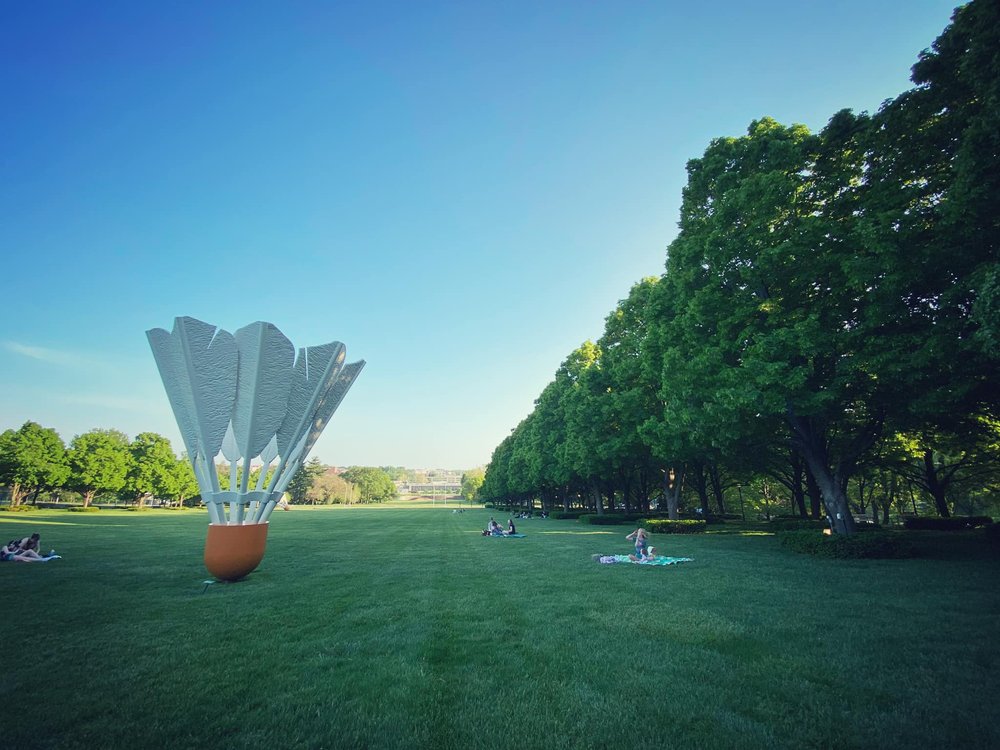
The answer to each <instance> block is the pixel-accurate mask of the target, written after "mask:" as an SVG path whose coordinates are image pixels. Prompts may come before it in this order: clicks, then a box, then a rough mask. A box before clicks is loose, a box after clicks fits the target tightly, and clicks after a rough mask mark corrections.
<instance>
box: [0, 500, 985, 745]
mask: <svg viewBox="0 0 1000 750" xmlns="http://www.w3.org/2000/svg"><path fill="white" fill-rule="evenodd" d="M489 515H490V512H489V511H483V510H475V511H467V512H465V513H460V514H455V513H452V512H451V510H450V509H443V508H441V507H436V508H434V507H432V508H418V509H401V508H352V509H318V510H310V509H302V508H296V509H295V510H293V511H292V512H288V513H281V512H278V513H276V514H275V516H274V517H273V518H272V524H271V529H270V535H269V544H268V552H267V555H266V557H265V558H264V562H263V563H262V565H261V567H260V568H259V569H258V570H257V571H256V572H254V573H253V574H252V575H251V576H250V577H249V578H248V579H247V580H245V581H242V582H239V583H236V584H222V583H217V584H214V585H208V586H206V585H205V584H204V583H203V582H204V581H205V580H207V579H208V575H207V574H206V572H205V570H204V568H203V566H202V562H201V555H202V550H203V544H204V536H205V531H206V526H207V517H206V514H204V513H201V512H193V511H192V512H183V513H176V512H175V513H170V512H149V513H128V512H124V511H120V512H119V511H112V512H107V511H105V512H101V513H98V514H72V513H68V512H64V511H52V512H38V513H33V514H30V515H28V514H16V515H15V514H0V537H2V538H3V540H6V539H9V538H11V537H14V536H19V535H21V534H26V533H29V532H30V531H32V530H37V531H39V532H40V533H41V535H42V544H43V547H44V548H45V549H46V550H48V549H49V548H50V547H54V548H56V549H57V551H58V552H59V553H60V554H62V555H63V556H64V559H62V560H56V561H53V562H50V563H45V564H41V563H39V564H21V563H3V564H0V591H2V592H3V594H2V596H3V613H4V617H3V635H2V651H0V735H2V737H3V742H4V745H5V746H9V747H31V748H33V749H39V748H60V749H69V748H159V747H163V748H167V747H169V748H209V747H212V748H268V749H269V750H276V749H277V748H339V747H345V748H367V747H379V748H478V747H488V748H493V747H497V748H499V747H517V748H542V747H545V748H621V747H634V746H636V745H642V746H643V747H648V748H730V747H732V748H758V747H759V748H765V747H766V748H771V747H787V748H825V747H830V748H833V747H836V748H914V747H916V748H925V747H963V748H965V747H982V748H987V747H994V748H995V747H1000V728H998V722H997V719H998V704H997V699H998V697H1000V690H998V687H1000V684H998V683H1000V678H998V667H1000V658H998V657H1000V638H998V636H1000V629H998V622H1000V619H998V616H1000V593H998V587H997V581H998V579H1000V578H998V574H1000V560H998V558H997V555H996V554H994V553H992V552H991V551H990V549H989V548H988V547H986V546H981V545H978V543H977V540H972V539H970V540H969V542H968V545H969V546H968V548H967V549H966V548H965V547H961V548H958V549H957V551H956V548H955V547H954V546H951V547H948V548H947V549H945V550H944V551H942V552H941V554H934V555H933V556H932V557H930V558H922V559H913V560H889V561H836V560H818V559H813V558H809V557H804V556H799V555H796V554H794V553H791V552H788V551H785V550H783V549H782V548H780V547H779V545H778V543H777V541H776V540H775V539H774V538H773V537H771V536H768V535H761V534H753V535H741V534H731V533H730V534H709V535H702V536H676V537H675V536H655V537H654V539H655V542H656V544H657V546H658V547H659V548H660V550H661V552H662V553H663V554H667V555H672V556H685V557H692V558H694V562H689V563H684V564H680V565H676V566H671V567H640V566H633V565H600V564H598V563H595V562H593V561H592V560H591V557H590V556H591V554H594V553H624V552H627V551H629V543H628V542H626V541H625V539H624V535H625V534H626V533H627V531H628V529H625V528H617V527H610V528H609V527H586V526H581V525H579V524H577V523H575V522H570V521H554V520H540V519H532V520H526V521H521V522H520V524H519V530H520V531H523V532H524V533H525V534H526V537H525V538H523V539H491V538H483V537H482V536H480V534H479V530H480V529H481V528H483V526H485V523H486V521H487V519H488V518H489ZM498 519H502V520H506V518H505V517H501V516H498Z"/></svg>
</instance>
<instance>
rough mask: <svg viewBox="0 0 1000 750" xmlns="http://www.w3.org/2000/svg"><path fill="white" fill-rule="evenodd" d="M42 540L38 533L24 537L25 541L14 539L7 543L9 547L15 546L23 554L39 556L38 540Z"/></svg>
mask: <svg viewBox="0 0 1000 750" xmlns="http://www.w3.org/2000/svg"><path fill="white" fill-rule="evenodd" d="M40 538H41V537H39V536H38V533H37V532H36V533H34V534H32V535H31V536H26V537H24V538H23V539H13V540H11V541H10V542H8V543H7V546H8V547H10V546H11V545H15V546H16V547H17V548H18V549H19V550H21V551H22V552H34V553H36V554H37V553H38V540H39V539H40Z"/></svg>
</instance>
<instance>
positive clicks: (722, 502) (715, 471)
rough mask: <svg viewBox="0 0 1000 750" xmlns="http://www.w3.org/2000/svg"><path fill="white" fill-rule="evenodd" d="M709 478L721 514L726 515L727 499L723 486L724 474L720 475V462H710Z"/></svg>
mask: <svg viewBox="0 0 1000 750" xmlns="http://www.w3.org/2000/svg"><path fill="white" fill-rule="evenodd" d="M708 478H709V480H710V482H711V485H712V494H713V495H715V505H716V507H718V509H719V515H720V516H724V515H726V499H725V493H724V491H723V488H722V476H721V475H720V472H719V465H718V464H716V463H711V464H709V474H708Z"/></svg>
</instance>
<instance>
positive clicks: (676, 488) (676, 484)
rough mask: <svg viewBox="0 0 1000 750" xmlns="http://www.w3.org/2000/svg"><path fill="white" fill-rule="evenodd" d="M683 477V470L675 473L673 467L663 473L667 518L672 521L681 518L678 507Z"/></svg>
mask: <svg viewBox="0 0 1000 750" xmlns="http://www.w3.org/2000/svg"><path fill="white" fill-rule="evenodd" d="M671 477H672V478H671ZM683 478H684V473H683V471H680V472H676V473H675V472H674V470H673V469H671V470H670V471H666V472H664V474H663V496H664V497H665V498H666V500H667V518H669V519H670V520H671V521H676V520H677V519H678V518H679V515H678V513H677V507H678V505H679V504H680V499H681V482H682V481H683Z"/></svg>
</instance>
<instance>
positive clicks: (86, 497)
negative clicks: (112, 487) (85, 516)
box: [83, 490, 97, 508]
mask: <svg viewBox="0 0 1000 750" xmlns="http://www.w3.org/2000/svg"><path fill="white" fill-rule="evenodd" d="M96 492H97V490H87V491H86V492H84V493H83V507H84V508H89V507H90V503H91V501H93V499H94V495H95V493H96Z"/></svg>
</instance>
